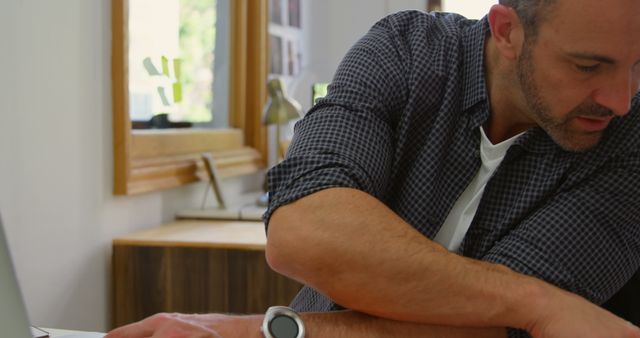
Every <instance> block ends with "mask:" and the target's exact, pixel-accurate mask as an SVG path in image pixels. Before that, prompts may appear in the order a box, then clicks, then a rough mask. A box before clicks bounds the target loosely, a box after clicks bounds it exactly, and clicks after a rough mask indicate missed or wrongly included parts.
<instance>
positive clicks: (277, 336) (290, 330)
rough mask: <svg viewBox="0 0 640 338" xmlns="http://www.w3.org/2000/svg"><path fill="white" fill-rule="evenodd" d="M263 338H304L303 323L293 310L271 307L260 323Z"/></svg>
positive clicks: (284, 307) (283, 307)
mask: <svg viewBox="0 0 640 338" xmlns="http://www.w3.org/2000/svg"><path fill="white" fill-rule="evenodd" d="M262 334H263V335H264V337H265V338H304V323H302V318H300V316H299V315H298V313H297V312H295V311H294V310H293V309H291V308H288V307H286V306H272V307H270V308H269V309H268V310H267V313H266V315H265V316H264V321H262Z"/></svg>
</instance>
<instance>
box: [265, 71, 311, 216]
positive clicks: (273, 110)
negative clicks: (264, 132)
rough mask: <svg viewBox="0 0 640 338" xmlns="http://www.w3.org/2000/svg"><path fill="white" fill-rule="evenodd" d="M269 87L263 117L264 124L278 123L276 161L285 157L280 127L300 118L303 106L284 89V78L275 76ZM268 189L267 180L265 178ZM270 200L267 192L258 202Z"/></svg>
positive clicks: (268, 83) (266, 202) (268, 84)
mask: <svg viewBox="0 0 640 338" xmlns="http://www.w3.org/2000/svg"><path fill="white" fill-rule="evenodd" d="M267 89H268V91H269V101H268V102H267V105H266V106H265V109H264V115H263V118H262V124H264V125H267V126H269V125H273V124H275V125H276V163H277V162H278V161H280V159H281V158H284V151H283V150H281V148H280V144H281V141H282V140H281V139H280V128H282V125H283V124H284V123H286V122H289V121H291V120H295V119H297V118H300V112H301V111H302V106H300V103H298V102H297V101H296V100H294V99H292V98H291V97H289V96H288V95H287V93H286V92H285V90H284V84H283V83H282V79H280V78H275V79H272V80H270V81H269V82H267ZM265 191H266V180H265ZM268 200H269V193H268V192H265V193H264V194H262V196H260V197H259V198H258V201H257V204H258V205H260V206H266V205H267V204H268Z"/></svg>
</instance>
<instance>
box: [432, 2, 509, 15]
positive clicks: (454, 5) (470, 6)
mask: <svg viewBox="0 0 640 338" xmlns="http://www.w3.org/2000/svg"><path fill="white" fill-rule="evenodd" d="M497 3H498V0H443V1H442V10H443V11H444V12H453V13H459V14H462V15H464V16H466V17H467V18H470V19H480V18H482V17H483V16H485V15H486V14H487V13H489V8H491V6H493V5H495V4H497Z"/></svg>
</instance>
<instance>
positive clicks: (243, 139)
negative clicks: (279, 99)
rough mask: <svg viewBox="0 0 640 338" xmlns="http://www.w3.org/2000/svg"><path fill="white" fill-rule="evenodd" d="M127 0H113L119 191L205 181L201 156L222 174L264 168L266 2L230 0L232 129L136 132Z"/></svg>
mask: <svg viewBox="0 0 640 338" xmlns="http://www.w3.org/2000/svg"><path fill="white" fill-rule="evenodd" d="M128 1H130V0H112V3H111V5H112V20H111V21H112V22H111V24H112V58H111V72H112V95H113V156H114V185H113V192H114V194H115V195H132V194H138V193H145V192H152V191H159V190H163V189H169V188H175V187H179V186H183V185H186V184H190V183H193V182H196V181H200V180H207V176H206V174H205V172H204V165H203V162H202V156H201V154H202V153H204V152H209V153H211V155H213V157H214V158H215V159H216V163H217V166H218V169H219V173H220V175H221V176H222V177H231V176H239V175H246V174H250V173H255V172H258V171H259V170H262V169H264V168H265V167H266V159H267V158H268V156H267V139H266V129H265V128H264V126H263V125H262V123H261V115H262V110H263V107H264V104H265V102H266V97H267V94H266V86H265V83H266V79H267V61H268V60H267V58H268V55H267V53H268V49H267V27H268V26H267V25H268V21H267V20H268V9H267V0H231V1H230V4H231V18H230V19H231V20H230V21H231V36H230V41H231V50H230V55H229V57H230V64H231V65H230V67H231V69H230V81H229V92H230V94H229V110H230V116H229V123H230V125H231V126H230V128H227V129H169V130H132V129H131V120H130V117H129V86H128V82H129V77H128V29H127V27H128V13H127V8H128Z"/></svg>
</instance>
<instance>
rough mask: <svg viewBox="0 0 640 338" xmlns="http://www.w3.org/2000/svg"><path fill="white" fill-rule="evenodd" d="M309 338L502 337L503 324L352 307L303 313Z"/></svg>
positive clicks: (503, 334) (504, 332) (503, 336)
mask: <svg viewBox="0 0 640 338" xmlns="http://www.w3.org/2000/svg"><path fill="white" fill-rule="evenodd" d="M302 318H303V320H304V322H305V325H306V326H307V332H308V337H310V338H323V337H331V338H388V337H403V338H505V337H506V336H507V335H506V330H505V329H504V328H487V329H480V328H456V327H446V326H433V325H426V324H414V323H407V322H399V321H393V320H388V319H383V318H377V317H372V316H369V315H366V314H363V313H358V312H353V311H338V312H326V313H303V314H302Z"/></svg>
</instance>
